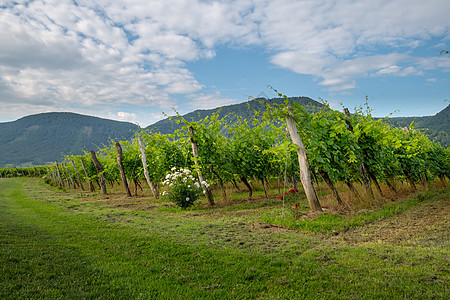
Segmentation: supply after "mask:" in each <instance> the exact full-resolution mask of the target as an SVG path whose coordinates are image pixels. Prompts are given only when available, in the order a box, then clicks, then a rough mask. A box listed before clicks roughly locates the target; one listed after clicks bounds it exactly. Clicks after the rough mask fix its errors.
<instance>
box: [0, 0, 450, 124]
mask: <svg viewBox="0 0 450 300" xmlns="http://www.w3.org/2000/svg"><path fill="white" fill-rule="evenodd" d="M449 15H450V4H449V3H448V0H428V1H423V0H421V1H417V0H409V1H405V0H390V1H384V0H383V1H382V0H372V1H354V0H335V1H331V0H323V1H321V0H315V1H301V0H237V1H198V0H190V1H186V0H152V1H143V0H133V1H131V0H123V1H122V0H116V1H113V2H111V1H107V0H99V1H92V0H90V1H82V0H77V1H63V0H54V1H42V0H34V1H2V2H0V29H1V30H0V122H6V121H12V120H16V119H18V118H20V117H23V116H26V115H30V114H36V113H42V112H51V111H70V112H76V113H81V114H87V115H93V116H98V117H103V118H109V119H114V120H122V121H129V122H133V123H137V124H139V125H141V126H143V127H145V126H147V125H149V124H152V123H154V122H156V121H157V120H159V119H162V118H164V116H163V114H162V112H166V113H169V114H170V113H171V112H173V109H176V110H177V111H178V112H180V113H181V114H184V113H187V112H190V111H193V110H195V109H207V108H214V107H217V106H222V105H228V104H234V103H240V102H245V101H248V100H249V99H250V98H251V97H257V96H258V95H261V94H262V93H263V94H265V95H267V96H268V97H274V96H275V94H274V92H273V91H271V90H270V89H269V88H268V87H267V85H271V86H273V87H274V88H276V89H277V90H279V91H280V92H282V93H283V94H286V95H288V96H307V97H311V98H313V99H315V100H318V99H319V98H322V99H324V100H327V101H328V102H329V103H330V104H331V105H332V107H334V108H336V109H339V108H340V103H342V105H344V106H346V107H349V108H350V110H352V109H353V108H354V107H357V106H360V105H362V104H363V103H364V102H365V97H366V96H367V97H368V99H369V105H370V107H371V108H372V110H373V115H374V116H387V115H389V114H391V113H393V116H423V115H434V114H436V113H437V112H439V111H440V110H442V109H444V108H445V107H446V106H447V105H448V104H450V102H449V100H448V99H450V82H449V81H450V55H441V54H440V51H441V50H442V49H446V50H449V48H450V19H449V18H448V16H449Z"/></svg>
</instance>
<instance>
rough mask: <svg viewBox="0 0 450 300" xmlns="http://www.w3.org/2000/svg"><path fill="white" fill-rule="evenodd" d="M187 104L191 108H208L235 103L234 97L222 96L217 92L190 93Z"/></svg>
mask: <svg viewBox="0 0 450 300" xmlns="http://www.w3.org/2000/svg"><path fill="white" fill-rule="evenodd" d="M189 98H190V99H191V100H190V101H189V103H188V104H189V105H190V106H191V107H192V108H193V109H210V108H215V107H219V106H225V105H231V104H235V103H236V102H237V101H236V99H228V98H223V97H222V96H221V95H220V93H219V92H217V93H215V94H198V95H190V96H189Z"/></svg>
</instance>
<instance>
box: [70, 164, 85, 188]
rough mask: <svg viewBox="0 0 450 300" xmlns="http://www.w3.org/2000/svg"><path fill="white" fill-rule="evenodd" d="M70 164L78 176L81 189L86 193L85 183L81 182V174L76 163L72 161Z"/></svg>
mask: <svg viewBox="0 0 450 300" xmlns="http://www.w3.org/2000/svg"><path fill="white" fill-rule="evenodd" d="M70 162H71V163H72V166H73V169H74V170H75V173H76V174H77V178H78V182H79V183H80V187H81V189H82V190H83V191H84V186H83V181H82V180H81V176H80V173H78V170H77V167H76V166H75V162H74V161H73V159H72V160H70Z"/></svg>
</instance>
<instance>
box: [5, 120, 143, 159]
mask: <svg viewBox="0 0 450 300" xmlns="http://www.w3.org/2000/svg"><path fill="white" fill-rule="evenodd" d="M138 128H139V127H138V126H136V125H134V124H131V123H126V122H118V121H112V120H107V119H101V118H96V117H91V116H85V115H79V114H74V113H68V112H62V113H60V112H53V113H43V114H37V115H31V116H27V117H23V118H21V119H18V120H16V121H13V122H6V123H0V166H8V165H43V164H46V163H48V162H54V161H55V160H59V161H60V160H61V158H62V155H65V154H74V155H78V154H82V153H83V150H95V149H97V146H101V145H102V144H104V143H107V142H108V141H109V138H110V137H113V138H119V139H122V140H126V139H130V138H131V137H132V136H133V134H134V132H133V131H134V130H137V129H138Z"/></svg>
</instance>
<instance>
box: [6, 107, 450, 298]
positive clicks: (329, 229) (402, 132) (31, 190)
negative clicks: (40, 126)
mask: <svg viewBox="0 0 450 300" xmlns="http://www.w3.org/2000/svg"><path fill="white" fill-rule="evenodd" d="M178 120H179V122H180V125H181V124H182V125H183V126H182V128H181V129H180V130H178V131H177V132H175V134H171V135H165V134H160V133H155V132H149V131H139V132H136V133H135V137H134V138H133V139H132V140H129V141H117V140H110V142H109V143H108V144H106V145H104V146H103V147H101V148H100V149H97V150H96V151H86V152H85V154H84V155H79V156H73V155H66V156H65V159H64V161H61V162H55V163H54V164H52V165H46V166H39V167H29V168H1V169H0V175H1V178H0V262H1V263H0V298H1V299H80V298H82V299H179V298H184V299H391V298H394V299H401V298H407V299H428V298H430V299H433V298H437V299H448V298H449V292H448V283H449V282H450V278H449V271H448V270H449V268H448V267H449V264H448V257H449V250H448V249H449V247H448V246H449V245H448V241H449V232H450V230H449V222H448V216H449V213H450V211H449V209H450V205H449V200H450V197H449V195H450V194H449V193H450V190H449V188H448V178H449V170H450V165H449V164H450V159H449V158H450V155H449V150H448V149H445V148H442V147H441V146H438V145H437V144H435V143H433V142H431V141H430V140H429V139H427V138H426V137H425V136H424V135H422V134H421V133H420V132H419V131H416V130H414V128H413V126H410V127H408V128H403V129H398V128H392V127H390V126H389V125H387V124H386V123H383V122H382V121H381V120H377V121H374V120H373V119H372V117H371V115H370V110H367V109H362V108H360V109H357V110H356V111H355V112H353V114H350V113H349V112H348V110H345V112H338V111H335V110H331V109H329V108H325V109H320V110H317V111H316V112H315V113H313V114H311V113H307V112H306V111H305V110H304V108H302V107H301V106H298V105H296V104H295V103H289V102H288V101H286V103H285V104H284V105H279V106H271V107H268V109H267V111H266V112H265V113H264V114H260V115H257V116H256V118H255V119H253V120H243V119H238V118H235V117H232V116H229V117H228V118H219V117H218V115H217V114H216V115H213V116H212V117H210V118H205V119H203V120H201V121H198V122H193V121H188V120H185V119H183V118H180V119H178ZM33 177H36V178H33Z"/></svg>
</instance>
